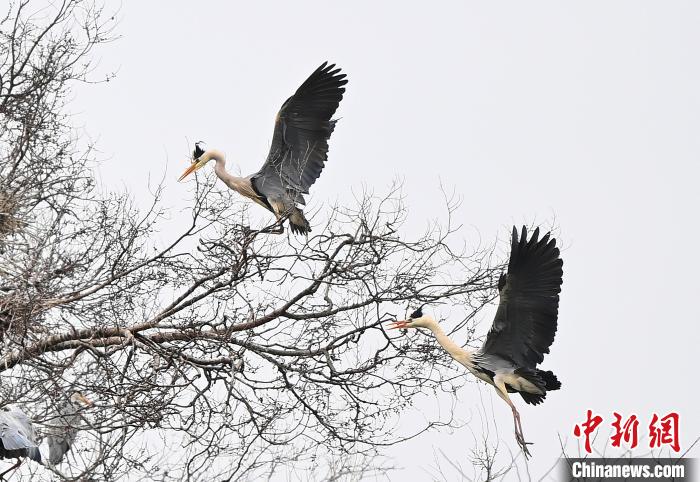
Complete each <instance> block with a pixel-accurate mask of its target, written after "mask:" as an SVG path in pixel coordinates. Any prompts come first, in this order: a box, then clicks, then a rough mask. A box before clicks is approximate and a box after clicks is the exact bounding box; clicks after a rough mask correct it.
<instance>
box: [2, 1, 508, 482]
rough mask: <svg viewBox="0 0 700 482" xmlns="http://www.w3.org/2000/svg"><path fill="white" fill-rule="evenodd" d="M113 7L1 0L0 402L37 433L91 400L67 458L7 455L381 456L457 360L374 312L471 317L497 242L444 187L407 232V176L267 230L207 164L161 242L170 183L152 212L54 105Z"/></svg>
mask: <svg viewBox="0 0 700 482" xmlns="http://www.w3.org/2000/svg"><path fill="white" fill-rule="evenodd" d="M109 21H110V19H109V18H107V17H106V16H105V14H104V12H103V11H102V10H101V9H100V8H98V7H96V6H94V5H93V4H91V3H89V2H85V1H82V0H74V1H68V0H66V1H65V2H63V3H60V4H58V5H53V4H52V5H50V6H48V7H46V8H43V9H38V10H31V8H30V5H29V2H26V1H25V2H20V3H16V4H12V5H11V6H10V9H9V12H8V14H7V16H6V17H5V18H4V19H3V20H2V22H0V35H2V42H0V58H1V59H2V61H1V63H0V116H1V118H0V145H1V146H2V152H1V153H0V156H1V159H2V165H1V166H0V349H1V352H0V406H4V405H6V404H9V403H18V404H21V405H22V406H23V408H24V409H25V410H26V411H27V412H28V413H30V414H31V415H32V416H33V418H34V421H35V423H36V424H37V427H38V431H39V432H40V433H44V434H46V433H49V432H50V427H51V421H52V420H53V419H55V418H56V416H57V415H56V411H55V406H56V405H57V404H58V403H61V401H63V400H65V398H66V396H67V394H69V393H70V392H71V391H73V390H79V391H81V392H83V393H85V394H86V395H88V396H89V398H91V399H92V400H93V401H95V402H96V403H95V406H94V407H92V408H89V409H86V410H83V411H82V412H81V414H80V418H81V423H80V428H81V432H80V434H79V436H78V439H77V442H76V444H77V445H76V446H75V447H74V448H73V450H72V451H71V452H70V453H69V456H68V459H67V460H66V461H65V462H64V463H63V464H60V465H58V466H57V467H46V468H44V467H40V466H37V465H35V464H29V463H27V464H24V465H23V466H22V468H21V469H20V472H18V474H19V473H22V474H32V476H33V477H43V478H45V479H49V478H52V477H53V478H55V477H59V478H64V479H66V480H85V479H90V478H96V479H99V480H117V479H120V478H138V477H150V478H153V479H157V480H182V479H192V480H196V479H198V478H201V479H204V478H206V480H212V479H213V478H214V477H218V478H219V479H220V480H242V479H252V478H256V477H261V476H267V477H268V478H273V477H274V476H275V474H278V473H279V472H285V473H292V474H297V475H298V477H299V478H300V479H308V478H319V479H321V478H326V479H329V480H340V479H344V480H347V479H353V478H355V479H356V478H359V477H360V476H361V475H362V474H366V473H367V471H372V470H378V471H379V473H381V471H382V470H384V469H385V468H383V467H382V466H381V464H379V465H378V464H377V463H376V459H375V456H376V455H377V451H378V450H379V448H381V447H382V446H385V445H388V444H394V443H398V442H400V441H402V440H404V439H405V438H407V437H412V436H415V435H416V434H417V433H416V432H414V433H402V432H401V430H400V429H397V427H398V425H399V418H400V415H401V413H402V412H403V411H404V410H405V409H406V408H407V407H409V406H410V404H411V403H412V398H413V397H414V396H415V395H418V394H421V393H425V392H430V391H432V392H438V391H445V392H448V393H453V391H454V386H455V385H457V384H460V383H462V382H461V380H463V379H464V377H463V376H462V375H461V374H459V372H458V371H454V372H453V371H452V368H451V367H450V363H451V360H450V359H449V358H448V357H447V356H446V355H445V353H444V352H443V351H442V350H441V349H440V348H439V347H437V346H436V345H435V344H433V343H431V342H430V341H429V339H428V338H423V335H420V334H415V335H412V337H411V338H410V339H406V338H404V337H400V338H393V339H392V338H390V337H389V336H388V335H387V333H386V332H385V331H384V329H383V328H382V324H383V323H384V322H386V321H389V320H392V319H394V317H395V315H397V314H403V312H404V310H405V309H407V308H408V306H409V305H410V304H421V303H436V304H439V303H442V302H445V301H449V303H451V304H452V305H454V306H456V307H458V308H457V309H456V310H455V311H454V313H453V315H454V316H461V319H462V320H464V321H463V322H462V323H460V324H459V325H458V329H461V330H464V331H465V332H467V337H468V336H469V335H470V334H471V331H470V328H471V324H470V322H471V320H472V318H473V316H474V315H475V314H476V313H477V312H478V311H479V310H480V309H481V308H482V307H483V306H485V305H486V304H487V303H488V302H489V301H491V300H492V298H493V296H494V295H495V290H494V289H493V284H494V279H495V278H496V277H497V274H498V272H499V269H500V267H495V268H494V267H490V265H489V263H490V254H491V250H490V249H475V250H468V249H466V248H465V247H464V246H462V244H461V242H460V240H459V237H458V235H457V234H458V233H457V232H458V228H457V227H455V226H453V225H452V224H451V214H452V213H453V210H454V209H455V207H456V205H455V203H454V202H453V201H450V200H448V202H447V203H446V206H447V207H446V212H447V221H446V222H445V223H444V224H443V225H440V224H438V223H434V224H432V225H430V226H428V227H426V230H425V232H423V233H419V234H417V235H416V234H415V233H409V232H406V229H405V228H404V227H403V224H404V221H405V217H406V208H405V206H404V204H403V202H402V199H401V195H400V189H399V188H398V187H395V188H393V189H391V190H390V191H389V193H388V194H386V195H384V196H374V195H372V194H370V193H364V194H363V195H362V196H359V197H358V199H357V201H356V202H355V203H354V204H353V205H352V206H336V207H334V208H332V209H330V210H329V213H328V215H327V219H324V220H316V221H318V222H317V223H316V226H315V227H314V234H313V235H312V236H310V237H308V238H294V237H289V236H273V235H270V234H266V233H265V232H264V230H255V229H251V228H250V227H249V226H248V224H249V222H248V219H247V210H246V205H245V204H243V203H240V202H238V201H236V200H235V199H232V196H230V195H229V194H228V193H227V192H225V191H221V190H219V188H218V187H217V185H216V183H215V182H214V181H215V180H214V178H213V177H212V176H211V174H210V175H209V177H204V178H200V181H199V182H198V183H197V184H196V185H195V187H194V191H193V193H192V196H193V199H192V204H193V208H192V211H191V217H190V219H189V222H188V223H187V225H186V226H185V227H183V228H182V230H181V232H180V233H179V235H177V236H175V237H174V238H173V239H172V240H171V241H170V242H169V243H166V244H165V245H159V244H158V243H157V242H156V241H154V239H153V238H154V236H153V234H154V233H156V232H158V231H159V230H160V228H161V225H162V223H163V220H164V217H165V215H166V214H167V213H166V212H165V211H164V209H163V208H162V207H161V203H160V195H161V193H162V189H163V186H158V187H157V188H156V189H155V194H154V196H153V202H152V204H151V206H150V208H149V209H146V210H143V209H137V208H136V207H134V206H133V205H132V203H131V201H130V199H129V197H128V195H126V194H123V193H116V194H108V195H104V194H101V192H99V191H98V190H97V189H95V187H96V186H95V181H94V178H93V177H92V175H91V173H90V169H89V167H90V166H89V164H90V162H91V159H92V157H91V149H90V146H87V147H84V146H83V147H82V148H79V146H82V143H81V141H80V139H79V138H78V137H77V136H76V134H75V131H74V130H73V129H72V128H71V126H70V123H69V122H68V120H67V119H68V118H67V117H66V113H65V112H66V110H65V101H66V96H67V94H68V92H69V88H70V85H71V83H72V82H73V81H85V80H89V79H88V76H89V74H90V72H91V70H90V69H91V66H90V59H91V58H92V56H91V50H92V49H93V48H95V47H97V46H99V45H100V44H101V43H103V42H106V41H108V40H109V38H110V31H109V28H108V25H109ZM455 246H459V249H456V248H455ZM497 268H498V270H497ZM460 311H461V313H459V312H460ZM409 340H410V342H409ZM449 423H451V417H450V416H449V414H447V415H443V417H442V418H433V419H430V420H428V421H427V422H426V423H425V426H424V427H423V428H422V429H419V430H418V432H420V431H421V430H426V429H428V428H430V427H434V426H439V425H441V424H449ZM399 428H400V427H399ZM370 459H371V460H370ZM32 480H34V479H32Z"/></svg>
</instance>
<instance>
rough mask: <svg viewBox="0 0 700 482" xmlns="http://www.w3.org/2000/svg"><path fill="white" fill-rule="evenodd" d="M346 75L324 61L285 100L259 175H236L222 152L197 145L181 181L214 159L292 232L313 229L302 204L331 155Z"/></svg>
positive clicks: (223, 175)
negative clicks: (335, 117) (329, 154)
mask: <svg viewBox="0 0 700 482" xmlns="http://www.w3.org/2000/svg"><path fill="white" fill-rule="evenodd" d="M345 77H346V76H345V74H341V73H340V69H336V68H335V65H334V64H331V65H328V64H327V62H324V63H323V64H322V65H321V66H320V67H319V68H317V69H316V70H315V71H314V72H313V73H312V74H311V75H310V76H309V78H308V79H306V81H304V83H303V84H301V86H300V87H299V88H298V89H297V91H296V92H295V93H294V95H293V96H291V97H290V98H289V99H287V100H286V101H285V102H284V104H282V108H281V109H280V110H279V112H278V113H277V117H276V118H275V130H274V134H273V137H272V145H271V146H270V152H269V154H268V155H267V160H266V161H265V164H263V166H262V168H261V169H260V170H259V171H258V172H256V173H255V174H251V175H249V176H246V177H238V176H234V175H233V174H231V173H229V172H227V171H226V168H225V165H226V158H225V156H224V154H223V153H222V152H221V151H218V150H215V149H209V150H206V151H205V150H204V149H202V148H201V147H200V145H199V143H197V144H196V145H195V150H194V153H193V155H192V158H193V161H192V165H190V167H188V168H187V170H186V171H185V172H184V173H183V174H182V176H180V179H178V180H179V181H182V180H183V179H184V178H185V177H187V176H188V175H190V174H191V173H193V172H195V171H197V170H198V169H201V168H202V167H204V165H205V164H207V163H208V162H209V161H211V160H214V161H215V162H216V164H215V165H214V172H215V173H216V175H217V176H218V177H219V179H221V180H222V181H223V182H224V184H226V185H227V186H228V187H229V188H231V189H233V190H234V191H236V192H238V193H239V194H241V195H242V196H244V197H247V198H248V199H252V200H253V201H255V202H256V203H258V204H259V205H261V206H262V207H264V208H265V209H268V210H269V211H271V212H272V213H273V214H274V215H275V216H276V217H277V219H278V221H282V220H283V219H285V218H288V219H289V227H290V228H291V230H292V232H293V233H303V234H305V233H308V232H309V231H311V226H310V225H309V221H308V220H307V219H306V217H305V216H304V213H303V211H302V210H301V209H300V208H299V207H297V205H302V206H303V205H305V200H304V196H303V195H304V194H308V193H309V188H310V187H311V185H312V184H313V183H314V182H316V179H318V177H319V176H320V175H321V171H322V170H323V168H324V166H325V162H326V160H327V159H328V139H330V137H331V134H332V133H333V130H334V129H335V123H336V121H335V120H332V119H331V117H333V114H335V111H336V109H337V108H338V105H339V104H340V101H341V100H342V98H343V93H344V92H345V88H344V87H343V86H344V85H345V84H347V82H348V81H347V79H346V78H345ZM280 229H282V227H281V225H280Z"/></svg>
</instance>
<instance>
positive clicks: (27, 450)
mask: <svg viewBox="0 0 700 482" xmlns="http://www.w3.org/2000/svg"><path fill="white" fill-rule="evenodd" d="M20 457H29V458H30V459H32V460H35V461H37V462H39V463H41V453H40V452H39V446H38V445H37V443H36V435H35V434H34V426H33V425H32V422H31V420H29V417H27V415H26V414H25V413H24V412H23V411H22V410H20V409H19V408H17V407H13V406H10V407H5V408H4V409H3V410H1V411H0V459H7V458H20Z"/></svg>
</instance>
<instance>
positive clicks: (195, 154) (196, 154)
mask: <svg viewBox="0 0 700 482" xmlns="http://www.w3.org/2000/svg"><path fill="white" fill-rule="evenodd" d="M200 144H202V142H197V143H195V145H194V151H193V152H192V159H199V158H200V157H202V154H204V149H202V148H201V147H200Z"/></svg>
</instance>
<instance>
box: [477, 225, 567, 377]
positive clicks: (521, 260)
mask: <svg viewBox="0 0 700 482" xmlns="http://www.w3.org/2000/svg"><path fill="white" fill-rule="evenodd" d="M538 237H539V228H537V229H535V232H534V233H532V237H531V238H530V239H529V240H528V239H527V229H526V228H525V227H524V226H523V230H522V234H521V236H520V239H518V231H517V229H516V228H515V227H513V236H512V239H511V252H510V261H509V262H508V274H507V275H501V279H500V280H499V281H498V289H499V293H500V303H499V305H498V311H497V312H496V317H495V319H494V320H493V326H492V327H491V330H490V331H489V333H488V335H487V337H486V342H485V343H484V346H483V347H482V348H481V351H482V352H483V353H489V354H494V355H499V356H501V357H503V358H506V359H509V360H512V361H513V362H514V363H516V364H517V365H518V366H520V367H530V368H534V367H535V366H536V365H537V364H539V363H541V362H542V360H543V355H544V353H549V347H550V346H551V344H552V342H553V341H554V334H555V333H556V331H557V314H558V311H559V292H560V291H561V283H562V274H563V271H562V265H563V263H562V260H561V258H560V257H559V248H557V247H556V240H555V239H553V238H552V239H550V235H549V233H547V234H546V235H545V236H544V237H543V238H542V239H540V240H538Z"/></svg>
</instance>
